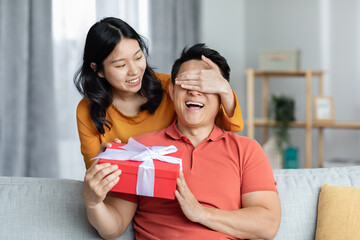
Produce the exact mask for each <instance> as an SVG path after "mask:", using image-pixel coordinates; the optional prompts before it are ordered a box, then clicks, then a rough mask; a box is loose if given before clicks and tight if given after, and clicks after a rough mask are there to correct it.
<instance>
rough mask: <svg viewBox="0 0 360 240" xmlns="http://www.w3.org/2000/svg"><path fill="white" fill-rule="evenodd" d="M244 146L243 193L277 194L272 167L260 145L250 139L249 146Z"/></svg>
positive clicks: (242, 167)
mask: <svg viewBox="0 0 360 240" xmlns="http://www.w3.org/2000/svg"><path fill="white" fill-rule="evenodd" d="M244 145H245V146H242V148H241V150H242V153H241V155H242V156H241V158H242V162H241V163H242V166H241V169H242V172H241V176H242V183H241V193H242V194H244V193H249V192H255V191H275V192H277V189H276V181H275V178H274V174H273V171H272V168H271V165H270V163H269V160H268V159H267V157H266V155H265V152H264V151H263V149H262V148H261V146H260V144H259V143H257V142H256V141H255V140H253V139H248V141H247V144H244Z"/></svg>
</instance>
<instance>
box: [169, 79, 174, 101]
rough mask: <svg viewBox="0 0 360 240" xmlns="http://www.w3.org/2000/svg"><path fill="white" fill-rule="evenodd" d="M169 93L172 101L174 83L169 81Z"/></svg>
mask: <svg viewBox="0 0 360 240" xmlns="http://www.w3.org/2000/svg"><path fill="white" fill-rule="evenodd" d="M169 95H170V98H171V100H172V101H174V84H173V83H172V82H171V83H170V84H169Z"/></svg>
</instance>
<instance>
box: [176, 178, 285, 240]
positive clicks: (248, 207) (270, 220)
mask: <svg viewBox="0 0 360 240" xmlns="http://www.w3.org/2000/svg"><path fill="white" fill-rule="evenodd" d="M177 186H178V190H176V192H175V196H176V198H177V200H178V201H179V203H180V207H181V209H182V211H183V213H184V214H185V216H186V217H187V218H188V219H189V220H191V221H193V222H197V223H200V224H202V225H204V226H206V227H208V228H211V229H213V230H215V231H218V232H222V233H225V234H228V235H230V236H234V237H237V238H243V239H250V238H261V239H273V238H274V237H275V235H276V233H277V231H278V228H279V225H280V216H281V213H280V200H279V197H278V194H277V193H276V192H273V191H257V192H251V193H246V194H243V195H242V196H241V197H242V208H241V209H238V210H232V211H227V210H221V209H215V208H208V207H204V206H202V205H201V204H200V203H199V202H198V201H197V200H196V198H195V197H194V195H193V194H192V193H191V191H190V189H189V188H188V186H187V184H186V182H185V178H184V175H183V173H180V175H179V178H178V180H177Z"/></svg>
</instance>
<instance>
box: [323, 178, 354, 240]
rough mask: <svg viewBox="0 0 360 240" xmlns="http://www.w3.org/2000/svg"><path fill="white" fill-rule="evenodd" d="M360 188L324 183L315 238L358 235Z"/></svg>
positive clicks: (346, 237) (330, 239) (329, 238)
mask: <svg viewBox="0 0 360 240" xmlns="http://www.w3.org/2000/svg"><path fill="white" fill-rule="evenodd" d="M359 203H360V188H358V187H343V186H333V185H330V184H324V185H323V186H322V187H321V191H320V196H319V206H318V218H317V228H316V240H325V239H326V240H332V239H354V238H358V237H359V236H360V227H359V224H360V204H359Z"/></svg>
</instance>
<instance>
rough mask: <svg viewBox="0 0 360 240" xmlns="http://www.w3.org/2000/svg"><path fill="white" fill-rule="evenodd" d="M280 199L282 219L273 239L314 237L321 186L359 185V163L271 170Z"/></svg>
mask: <svg viewBox="0 0 360 240" xmlns="http://www.w3.org/2000/svg"><path fill="white" fill-rule="evenodd" d="M274 175H275V179H276V181H277V188H278V191H279V196H280V201H281V223H280V228H279V231H278V234H277V236H276V238H275V239H277V240H279V239H281V240H282V239H292V240H304V239H315V230H316V217H317V206H318V198H319V193H320V187H321V186H322V185H323V184H326V183H327V184H332V185H342V186H355V187H360V177H359V176H360V166H356V167H354V166H353V167H339V168H314V169H279V170H274Z"/></svg>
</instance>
